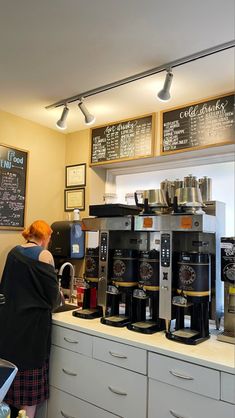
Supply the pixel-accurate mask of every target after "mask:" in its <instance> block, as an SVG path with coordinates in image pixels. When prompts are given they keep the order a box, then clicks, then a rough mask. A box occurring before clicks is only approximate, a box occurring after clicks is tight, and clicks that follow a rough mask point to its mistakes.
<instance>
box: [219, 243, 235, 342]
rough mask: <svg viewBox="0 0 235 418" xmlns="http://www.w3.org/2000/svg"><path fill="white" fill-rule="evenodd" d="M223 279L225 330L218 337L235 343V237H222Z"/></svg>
mask: <svg viewBox="0 0 235 418" xmlns="http://www.w3.org/2000/svg"><path fill="white" fill-rule="evenodd" d="M221 280H222V281H223V282H224V332H223V333H221V334H219V335H218V336H217V339H218V340H219V341H224V342H227V343H231V344H235V237H230V238H227V237H222V238H221Z"/></svg>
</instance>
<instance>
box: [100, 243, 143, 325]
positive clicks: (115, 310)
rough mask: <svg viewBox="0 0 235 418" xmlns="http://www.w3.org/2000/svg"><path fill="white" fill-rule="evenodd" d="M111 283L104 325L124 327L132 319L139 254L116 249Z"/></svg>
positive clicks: (103, 320)
mask: <svg viewBox="0 0 235 418" xmlns="http://www.w3.org/2000/svg"><path fill="white" fill-rule="evenodd" d="M111 263H112V267H111V277H110V279H111V282H112V284H110V285H109V286H108V288H107V307H106V313H107V314H106V315H105V316H104V317H102V318H101V322H102V324H106V325H111V326H115V327H124V326H125V325H127V324H129V323H130V322H131V319H132V308H133V289H134V288H136V287H137V284H138V280H137V274H138V273H137V271H138V252H137V251H136V250H132V249H114V250H113V256H112V261H111Z"/></svg>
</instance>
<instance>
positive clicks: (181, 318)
mask: <svg viewBox="0 0 235 418" xmlns="http://www.w3.org/2000/svg"><path fill="white" fill-rule="evenodd" d="M175 257H176V259H177V260H176V261H175V263H176V265H175V272H176V294H175V296H173V298H172V305H173V307H174V311H175V318H176V321H175V329H174V330H173V331H170V330H169V331H167V332H166V336H167V338H169V339H172V340H175V341H179V342H183V343H185V344H198V343H200V342H202V341H204V340H207V339H208V338H209V302H210V299H211V297H210V296H211V256H210V254H206V253H200V252H184V251H183V252H180V253H179V254H176V255H175Z"/></svg>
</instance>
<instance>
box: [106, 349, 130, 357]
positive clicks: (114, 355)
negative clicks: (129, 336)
mask: <svg viewBox="0 0 235 418" xmlns="http://www.w3.org/2000/svg"><path fill="white" fill-rule="evenodd" d="M109 354H110V356H113V357H117V358H127V356H124V355H123V354H118V353H114V352H113V351H109Z"/></svg>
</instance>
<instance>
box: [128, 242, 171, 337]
mask: <svg viewBox="0 0 235 418" xmlns="http://www.w3.org/2000/svg"><path fill="white" fill-rule="evenodd" d="M127 328H128V329H130V330H133V331H137V332H141V333H144V334H152V333H154V332H157V331H161V330H163V329H165V322H164V320H162V319H160V318H159V251H157V250H156V249H152V250H150V251H140V252H139V259H138V289H135V290H134V291H133V312H132V322H131V323H130V324H128V325H127Z"/></svg>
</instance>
